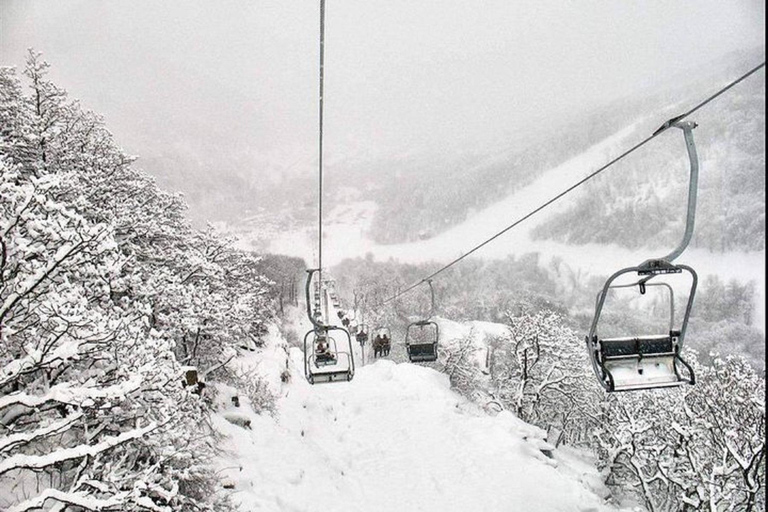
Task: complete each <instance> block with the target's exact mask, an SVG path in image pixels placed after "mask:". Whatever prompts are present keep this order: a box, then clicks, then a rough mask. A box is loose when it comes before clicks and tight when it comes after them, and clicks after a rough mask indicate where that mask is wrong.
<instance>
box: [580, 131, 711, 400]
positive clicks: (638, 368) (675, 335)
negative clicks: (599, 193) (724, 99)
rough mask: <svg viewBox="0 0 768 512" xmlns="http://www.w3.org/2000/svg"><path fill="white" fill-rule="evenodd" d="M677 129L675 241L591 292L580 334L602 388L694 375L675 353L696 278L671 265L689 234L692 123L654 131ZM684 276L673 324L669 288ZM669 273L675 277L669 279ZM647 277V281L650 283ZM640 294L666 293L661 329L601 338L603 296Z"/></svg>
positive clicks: (663, 383) (689, 380) (693, 183)
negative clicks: (682, 158)
mask: <svg viewBox="0 0 768 512" xmlns="http://www.w3.org/2000/svg"><path fill="white" fill-rule="evenodd" d="M671 126H674V127H677V128H680V129H682V130H683V132H684V136H685V141H686V146H687V149H688V157H689V160H690V167H691V172H690V183H689V187H688V212H687V223H686V231H685V234H684V235H683V240H682V242H681V243H680V245H679V246H678V247H677V248H676V249H675V250H674V251H672V252H671V253H670V254H668V255H667V256H664V257H662V258H658V259H650V260H646V261H645V262H643V263H641V264H640V265H637V266H634V267H628V268H624V269H621V270H619V271H618V272H616V273H614V274H613V275H612V276H611V277H609V278H608V280H607V281H606V283H605V285H604V286H603V288H602V289H601V290H600V292H599V293H598V294H597V301H596V306H595V315H594V318H593V320H592V323H591V326H590V330H589V334H588V335H587V336H586V342H587V350H588V353H589V356H590V359H591V361H592V367H593V370H594V371H595V374H596V375H597V378H598V380H599V382H600V384H601V385H602V386H603V388H604V389H605V390H606V391H609V392H612V391H633V390H641V389H652V388H668V387H677V386H681V385H684V384H694V383H695V376H694V373H693V369H692V368H691V366H690V365H689V364H688V363H687V362H686V361H685V360H684V359H683V358H682V357H681V350H682V347H683V343H684V340H685V333H686V329H687V327H688V320H689V318H690V315H691V308H692V306H693V299H694V296H695V294H696V286H697V283H698V276H697V275H696V272H695V271H694V270H693V269H692V268H691V267H689V266H687V265H681V264H674V263H672V261H673V260H674V259H675V258H677V257H678V256H679V255H680V254H682V252H683V251H684V250H685V248H686V247H687V245H688V243H689V241H690V238H691V236H692V234H693V224H694V218H695V211H696V188H697V182H698V158H697V155H696V148H695V145H694V141H693V133H692V130H693V128H695V127H696V125H695V124H694V123H678V122H676V121H675V120H671V121H669V122H667V123H666V124H665V125H664V126H663V127H662V128H660V129H659V130H664V129H666V128H668V127H671ZM631 274H635V275H636V277H637V279H636V280H634V282H630V283H623V284H622V283H620V282H619V281H618V280H619V278H621V277H622V276H626V275H631ZM684 274H687V275H688V276H689V277H690V283H689V291H688V298H687V301H686V305H685V310H684V313H683V318H682V320H681V321H680V324H679V326H678V325H676V323H675V293H674V286H673V285H677V284H678V283H675V281H679V280H680V277H679V276H681V275H684ZM675 276H678V277H677V278H675ZM651 281H652V282H651ZM634 287H637V290H638V291H639V293H640V294H641V295H644V294H645V293H646V291H647V289H648V287H659V289H661V287H663V288H664V289H666V290H667V291H668V296H669V304H670V312H669V323H668V325H667V327H668V328H667V327H665V332H657V333H653V334H638V335H630V336H620V337H613V336H610V337H608V336H603V335H601V334H600V329H599V327H600V323H601V322H600V319H601V315H602V312H603V308H604V306H605V303H606V299H608V297H609V294H610V293H611V292H612V291H614V290H616V289H619V288H634Z"/></svg>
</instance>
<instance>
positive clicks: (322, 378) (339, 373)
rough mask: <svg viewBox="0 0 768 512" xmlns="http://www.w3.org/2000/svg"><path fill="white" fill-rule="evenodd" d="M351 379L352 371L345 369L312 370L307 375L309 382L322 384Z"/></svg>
mask: <svg viewBox="0 0 768 512" xmlns="http://www.w3.org/2000/svg"><path fill="white" fill-rule="evenodd" d="M350 380H352V372H351V371H350V370H348V369H346V370H334V371H331V372H314V373H312V374H311V375H310V376H309V383H310V384H324V383H326V382H344V381H350Z"/></svg>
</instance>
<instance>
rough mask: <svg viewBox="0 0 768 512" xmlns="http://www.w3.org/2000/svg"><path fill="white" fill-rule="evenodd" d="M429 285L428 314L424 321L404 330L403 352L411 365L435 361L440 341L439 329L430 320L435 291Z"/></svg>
mask: <svg viewBox="0 0 768 512" xmlns="http://www.w3.org/2000/svg"><path fill="white" fill-rule="evenodd" d="M427 284H428V285H429V298H430V313H429V317H427V318H426V319H425V320H417V321H416V322H411V323H410V324H408V327H407V328H406V330H405V350H406V352H407V353H408V359H409V360H410V361H411V362H412V363H428V362H431V361H437V344H438V341H439V340H440V328H439V327H438V325H437V323H436V322H433V321H432V320H430V318H432V315H434V313H435V289H434V288H432V281H430V280H427Z"/></svg>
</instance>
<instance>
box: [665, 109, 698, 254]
mask: <svg viewBox="0 0 768 512" xmlns="http://www.w3.org/2000/svg"><path fill="white" fill-rule="evenodd" d="M672 126H674V127H675V128H680V129H681V130H683V136H684V137H685V147H686V150H687V151H688V160H689V162H690V168H691V171H690V176H689V180H688V208H687V211H686V220H685V233H684V234H683V239H682V241H681V242H680V244H679V245H678V246H677V248H675V250H674V251H672V252H670V253H669V254H667V255H666V256H664V257H663V258H660V259H663V260H665V261H668V262H672V261H674V260H675V259H676V258H677V257H678V256H680V255H681V254H682V253H683V251H684V250H685V248H686V247H688V244H689V243H690V241H691V238H692V237H693V227H694V223H695V220H696V197H697V192H698V185H699V156H698V154H697V152H696V142H695V141H694V139H693V129H694V128H696V126H697V124H696V123H694V122H692V121H675V122H673V123H672Z"/></svg>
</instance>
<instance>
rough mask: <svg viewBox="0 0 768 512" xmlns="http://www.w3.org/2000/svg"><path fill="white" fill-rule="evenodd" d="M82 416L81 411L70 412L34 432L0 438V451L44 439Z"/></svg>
mask: <svg viewBox="0 0 768 512" xmlns="http://www.w3.org/2000/svg"><path fill="white" fill-rule="evenodd" d="M82 417H83V413H77V414H72V415H70V416H68V417H67V418H66V419H64V420H61V421H56V422H54V423H51V424H50V425H48V426H46V427H44V428H40V429H38V430H35V431H34V432H30V433H21V434H11V435H9V436H7V437H6V438H5V439H0V453H3V452H7V451H10V450H13V449H14V448H18V447H19V446H23V445H26V444H29V443H31V442H33V441H36V440H38V439H44V438H46V437H49V436H53V435H56V434H58V433H60V432H62V431H64V430H68V429H69V427H70V426H72V424H74V423H75V422H76V421H78V420H79V419H80V418H82Z"/></svg>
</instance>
